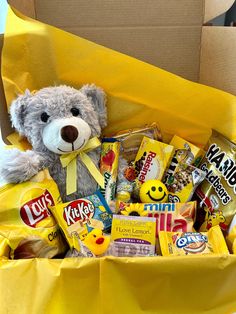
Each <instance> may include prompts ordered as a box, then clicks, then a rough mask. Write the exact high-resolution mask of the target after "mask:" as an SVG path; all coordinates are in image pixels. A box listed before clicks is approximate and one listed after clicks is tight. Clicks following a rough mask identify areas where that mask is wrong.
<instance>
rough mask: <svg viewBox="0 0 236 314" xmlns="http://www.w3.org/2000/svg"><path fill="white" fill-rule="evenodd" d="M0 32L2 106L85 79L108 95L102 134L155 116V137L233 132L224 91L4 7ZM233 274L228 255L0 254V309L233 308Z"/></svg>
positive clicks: (235, 263)
mask: <svg viewBox="0 0 236 314" xmlns="http://www.w3.org/2000/svg"><path fill="white" fill-rule="evenodd" d="M165 2H166V1H165ZM43 3H46V2H45V1H44V2H43ZM47 3H49V2H47ZM142 3H144V2H142ZM144 5H145V6H146V2H145V3H144ZM121 7H122V6H121ZM78 18H79V17H78ZM208 28H209V27H208ZM135 29H136V30H137V31H139V30H140V31H142V28H135ZM169 29H170V31H171V28H169ZM112 31H116V28H115V27H114V28H112ZM209 31H211V30H210V29H209ZM229 31H231V32H232V33H233V31H234V30H233V28H232V29H230V30H229ZM186 34H187V33H186ZM4 37H5V38H4V47H3V55H2V76H3V81H4V92H5V95H6V98H7V103H8V106H10V103H11V101H12V100H13V99H14V98H15V97H16V96H17V95H18V94H19V93H21V92H24V90H25V89H30V90H31V91H33V90H38V89H39V88H41V87H45V86H52V85H55V84H59V83H62V84H68V85H72V86H74V87H80V86H81V85H82V84H87V83H88V82H94V83H95V84H97V85H98V86H101V87H103V88H104V90H105V91H106V93H107V95H108V103H107V107H108V127H107V129H106V130H105V132H106V133H107V134H112V133H115V132H117V131H119V130H122V129H129V128H133V127H136V126H138V125H144V124H146V123H147V124H148V123H151V122H153V121H157V122H158V124H159V126H160V129H161V130H162V134H163V140H164V141H165V142H168V141H170V140H171V138H172V136H173V135H174V134H178V135H179V136H181V137H183V138H184V139H186V140H188V141H190V142H192V143H194V144H196V145H199V144H200V145H205V143H206V142H207V140H208V138H209V136H210V134H211V129H212V128H214V129H217V130H218V131H219V132H221V133H223V134H224V135H225V136H227V137H228V138H230V139H231V140H232V141H234V140H236V123H235V121H236V97H235V96H233V95H230V94H227V93H224V92H222V91H219V90H216V89H213V88H210V87H206V86H203V85H199V84H196V83H193V82H190V81H187V80H185V79H182V78H180V77H178V76H175V75H173V74H170V73H168V72H166V71H163V70H161V69H159V68H156V67H154V66H152V65H150V64H146V63H144V62H140V61H138V60H136V59H134V58H130V57H128V56H125V55H124V54H120V53H118V52H115V51H113V50H111V49H107V48H104V47H102V46H99V45H97V44H94V43H92V42H89V41H87V40H85V39H82V38H80V37H77V36H75V35H72V34H69V33H66V32H63V31H62V30H59V29H56V28H54V27H51V26H48V25H46V24H43V23H40V22H37V21H34V20H31V19H29V18H27V17H24V16H22V15H19V14H17V13H15V12H13V11H10V12H9V15H8V19H7V25H6V31H5V35H4ZM150 49H152V48H151V47H150ZM1 105H3V102H1ZM22 274H23V276H22ZM235 277H236V256H234V255H231V256H221V255H214V256H213V255H209V256H204V257H202V256H189V258H186V257H184V256H183V257H171V258H170V257H147V258H145V257H134V258H115V257H106V258H98V259H95V258H89V259H79V258H75V259H74V258H70V259H63V260H59V259H50V260H49V259H33V260H17V261H12V260H9V261H8V260H0V285H1V293H0V304H1V312H2V313H9V314H15V313H22V314H32V313H40V314H41V313H43V314H45V313H46V314H49V313H50V314H51V313H57V314H64V313H66V314H74V313H75V312H81V313H93V314H103V313H105V314H106V313H111V312H112V313H114V314H116V313H117V314H118V313H135V314H141V313H144V312H145V313H159V314H164V313H176V314H189V313H191V314H203V313H208V314H222V313H234V312H236V298H235V295H236V280H235ZM22 278H23V280H24V284H22ZM114 296H121V297H119V299H118V298H117V297H114ZM22 300H24V302H23V303H22Z"/></svg>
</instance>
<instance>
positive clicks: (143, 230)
mask: <svg viewBox="0 0 236 314" xmlns="http://www.w3.org/2000/svg"><path fill="white" fill-rule="evenodd" d="M155 242H156V219H155V218H150V217H137V216H122V215H113V220H112V229H111V246H110V248H111V250H112V252H111V253H112V255H114V256H153V255H154V254H155Z"/></svg>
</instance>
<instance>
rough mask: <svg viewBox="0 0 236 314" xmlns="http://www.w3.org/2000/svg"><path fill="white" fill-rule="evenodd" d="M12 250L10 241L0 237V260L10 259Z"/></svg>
mask: <svg viewBox="0 0 236 314" xmlns="http://www.w3.org/2000/svg"><path fill="white" fill-rule="evenodd" d="M10 251H11V248H10V246H9V243H8V240H7V239H6V238H4V237H3V236H1V235H0V258H1V257H7V258H9V257H10Z"/></svg>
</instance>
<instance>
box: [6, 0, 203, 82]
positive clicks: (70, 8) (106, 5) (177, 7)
mask: <svg viewBox="0 0 236 314" xmlns="http://www.w3.org/2000/svg"><path fill="white" fill-rule="evenodd" d="M31 1H32V0H31ZM10 3H11V4H12V5H14V6H15V7H16V8H17V9H19V10H20V11H21V12H23V10H22V9H24V10H25V9H26V6H24V7H22V3H21V1H20V0H10ZM203 11H204V1H203V0H198V1H196V0H179V1H176V0H168V1H166V0H158V1H157V0H145V1H143V0H132V1H127V0H68V1H64V0H50V1H48V0H35V12H36V18H37V19H38V20H40V21H42V22H44V23H47V24H50V25H54V26H56V27H58V28H61V29H64V30H66V31H69V32H71V33H73V34H75V35H78V36H80V37H83V38H86V39H88V40H91V41H93V42H96V43H98V44H101V45H103V46H106V47H109V48H111V49H115V50H117V51H120V52H122V53H125V54H127V55H130V56H133V57H136V58H138V59H140V60H142V61H145V62H148V63H150V64H153V65H155V66H158V67H160V68H163V69H165V70H167V71H170V72H173V73H175V74H178V75H180V76H183V77H184V78H186V79H190V80H193V81H198V79H199V60H200V46H201V41H200V40H201V27H202V24H203ZM29 12H30V8H29ZM25 13H26V12H25Z"/></svg>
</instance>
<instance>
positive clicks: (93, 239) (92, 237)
mask: <svg viewBox="0 0 236 314" xmlns="http://www.w3.org/2000/svg"><path fill="white" fill-rule="evenodd" d="M83 242H84V244H85V245H86V246H87V248H88V249H89V250H90V251H91V252H92V253H93V254H95V255H102V254H104V253H105V252H106V250H107V249H108V247H109V245H110V237H107V236H104V235H103V232H102V230H101V229H93V230H92V231H91V232H89V233H88V235H87V236H86V237H85V239H84V241H83Z"/></svg>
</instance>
